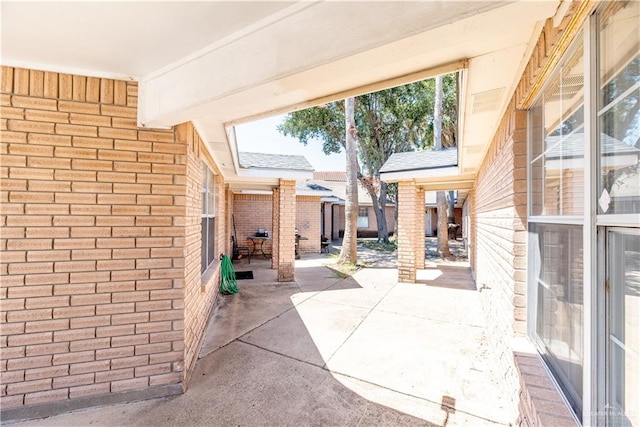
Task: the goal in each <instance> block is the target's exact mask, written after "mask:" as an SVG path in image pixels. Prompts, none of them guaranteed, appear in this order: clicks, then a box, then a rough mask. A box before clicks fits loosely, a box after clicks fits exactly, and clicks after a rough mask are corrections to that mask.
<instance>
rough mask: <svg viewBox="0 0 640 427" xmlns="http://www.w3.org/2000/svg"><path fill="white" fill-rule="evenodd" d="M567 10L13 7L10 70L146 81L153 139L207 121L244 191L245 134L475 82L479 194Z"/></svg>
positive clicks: (456, 4)
mask: <svg viewBox="0 0 640 427" xmlns="http://www.w3.org/2000/svg"><path fill="white" fill-rule="evenodd" d="M559 3H560V0H540V1H532V0H520V1H510V2H507V1H422V2H397V1H393V2H386V1H375V2H368V1H353V2H312V1H296V2H279V1H256V2H246V1H235V2H233V1H228V2H166V1H162V2H154V1H141V2H17V1H16V2H12V1H3V2H2V3H1V13H2V34H1V35H2V51H1V61H2V63H3V64H5V65H13V66H24V67H29V68H36V69H44V70H51V71H60V72H70V73H80V74H86V75H95V76H106V77H116V78H131V79H135V80H138V81H139V82H140V91H139V93H140V98H139V117H138V120H139V122H140V125H142V126H149V127H166V126H172V125H175V124H178V123H181V122H184V121H187V120H192V121H194V123H195V124H196V126H197V128H198V130H199V132H200V133H201V134H202V136H203V138H204V139H205V141H206V142H207V143H208V145H209V148H210V150H211V153H212V155H213V157H214V158H215V160H216V162H217V163H218V165H219V166H220V168H221V172H222V173H223V175H224V176H225V179H227V180H228V181H229V182H231V183H232V185H233V183H234V182H237V184H238V185H239V186H244V185H247V184H246V183H245V182H246V180H243V179H240V177H239V176H238V172H239V171H238V167H237V158H236V156H235V141H234V139H233V128H232V127H231V125H233V124H237V123H241V122H246V121H249V120H252V119H255V118H257V117H263V116H268V115H272V114H276V113H280V112H285V111H290V110H292V109H297V108H302V107H306V106H310V105H317V104H321V103H324V102H327V101H330V100H335V99H341V98H343V97H344V96H346V95H357V94H360V93H365V92H369V91H371V90H377V89H381V88H384V87H388V86H391V85H397V84H400V83H405V82H408V81H412V80H418V79H421V78H424V77H429V76H433V75H434V74H437V73H442V72H447V71H454V70H457V69H461V68H464V69H466V72H465V82H464V85H463V87H462V96H461V101H462V103H463V107H462V108H461V111H462V112H463V117H462V120H461V121H462V129H461V130H462V132H461V138H460V154H459V157H460V158H459V168H458V169H459V176H458V177H457V178H455V179H456V180H458V181H459V182H463V181H464V182H467V181H468V178H469V177H473V175H474V174H475V173H476V171H477V168H478V167H479V164H480V162H481V160H482V157H483V155H484V152H485V150H486V148H487V146H488V143H489V142H490V139H491V137H492V135H493V133H494V132H495V129H496V128H497V125H498V121H499V119H500V117H501V116H502V114H503V112H504V109H505V107H506V103H507V102H508V100H509V98H510V97H511V94H512V93H513V90H514V88H515V85H516V83H517V80H518V76H519V75H520V73H521V71H522V70H523V69H524V66H525V65H526V58H527V57H528V49H530V46H531V44H532V42H533V41H534V40H536V39H537V36H538V34H539V31H540V28H541V23H542V21H543V20H544V19H546V18H547V17H550V16H553V15H554V14H555V13H556V10H557V9H558V5H559ZM265 151H268V146H265ZM241 182H242V184H241ZM275 182H276V181H275V180H274V178H268V179H266V178H265V179H264V180H263V181H262V182H261V183H262V184H263V185H264V186H269V185H272V184H274V183H275Z"/></svg>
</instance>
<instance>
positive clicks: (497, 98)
mask: <svg viewBox="0 0 640 427" xmlns="http://www.w3.org/2000/svg"><path fill="white" fill-rule="evenodd" d="M442 5H443V3H442V2H407V3H404V4H403V6H402V7H398V5H397V4H396V3H394V2H343V3H340V4H339V6H338V5H337V3H334V2H316V3H308V4H307V3H304V4H302V3H297V2H294V3H293V4H292V3H289V2H282V3H280V2H252V3H244V2H223V3H219V2H200V3H197V4H194V5H192V6H190V7H188V8H187V7H184V4H182V3H179V2H139V3H136V2H75V3H65V2H39V3H31V2H2V3H1V5H0V7H2V14H1V16H2V18H1V19H2V25H1V31H2V64H3V66H2V75H1V80H0V92H1V93H0V105H1V108H2V109H1V110H0V112H1V120H0V140H1V146H0V148H1V150H2V151H0V153H1V156H2V157H1V162H0V163H1V167H0V173H1V175H0V177H1V179H2V182H1V188H0V201H1V203H2V206H1V213H2V215H1V216H0V221H1V222H0V225H1V226H2V230H1V232H2V238H1V239H0V251H1V253H0V255H1V262H0V274H1V278H0V280H1V286H0V321H1V322H2V324H1V330H0V346H1V347H2V349H1V350H2V351H1V352H0V370H1V371H2V375H1V379H2V381H1V384H0V404H1V405H2V414H1V416H2V418H3V420H4V419H8V418H15V417H24V416H27V417H28V416H34V415H35V414H37V415H39V416H45V415H47V414H51V413H55V412H59V411H65V410H69V409H73V408H80V407H83V406H89V405H92V404H95V403H96V402H107V403H114V402H122V401H129V400H132V399H142V398H149V397H156V396H167V395H171V394H177V393H182V392H183V391H184V390H185V389H186V387H187V386H188V383H189V378H190V375H191V373H192V372H193V367H194V366H195V361H196V360H197V355H198V352H199V349H200V343H201V340H202V336H203V331H204V328H205V325H206V322H207V319H208V318H209V314H210V311H211V308H212V306H213V303H214V300H215V298H216V296H217V292H218V286H217V284H218V277H219V274H220V271H219V270H220V262H219V261H218V256H219V254H220V253H229V252H230V249H231V248H230V246H231V236H232V213H233V212H234V197H235V194H238V192H241V191H243V190H245V189H246V190H254V191H255V190H258V191H269V192H271V195H272V199H271V209H272V215H271V218H272V225H271V230H270V231H272V233H273V248H272V252H273V256H272V259H271V265H272V267H273V268H274V269H276V270H277V276H278V279H279V280H281V281H290V280H293V279H294V262H295V261H294V242H295V229H296V216H297V214H296V204H297V203H296V202H297V198H296V182H299V181H305V180H308V179H312V172H311V171H308V170H288V169H284V170H280V169H279V170H273V169H261V168H253V167H249V168H241V167H240V165H239V160H238V153H237V150H236V144H235V136H234V132H233V125H234V124H237V123H241V122H245V121H248V120H252V119H254V118H257V117H262V116H265V115H269V114H274V113H276V112H281V111H291V110H294V109H300V108H304V107H306V106H311V105H321V104H323V103H326V102H329V101H334V100H338V99H344V98H345V97H346V96H354V95H358V94H361V93H365V92H369V91H374V90H378V89H383V88H388V87H391V86H394V85H398V84H402V83H408V82H411V81H417V80H420V79H424V78H429V77H433V76H435V75H437V74H443V73H450V72H456V71H460V72H461V76H462V78H461V81H460V83H461V84H460V91H461V93H460V96H459V100H460V105H459V112H460V121H459V123H460V130H459V138H458V154H457V163H456V164H455V166H450V167H445V168H440V169H438V170H437V171H436V170H433V168H430V167H429V165H428V164H422V165H420V166H419V167H418V168H416V169H413V170H406V169H402V168H398V167H390V168H389V169H386V170H385V172H384V174H383V175H384V176H382V178H383V179H385V180H387V181H397V182H398V187H399V190H398V192H399V212H398V213H399V215H398V233H397V234H398V242H399V248H398V254H399V256H398V264H399V269H398V271H399V277H398V279H399V281H401V282H415V280H416V270H417V269H421V268H424V265H425V264H424V251H422V250H415V249H416V248H421V247H422V245H423V239H424V231H425V224H424V221H425V214H424V208H425V206H424V192H425V191H439V190H457V191H459V192H462V191H468V196H467V198H466V201H465V203H464V206H463V211H464V217H465V218H468V221H469V226H468V228H469V231H468V240H469V252H470V260H471V268H472V274H473V277H474V279H475V281H476V286H477V288H478V290H481V292H479V295H480V299H481V305H482V308H483V309H484V311H485V313H486V314H487V316H486V318H487V325H488V333H487V334H486V337H487V339H488V345H490V346H491V347H492V349H494V350H495V352H496V353H497V354H498V356H497V357H496V358H495V359H492V360H490V361H489V363H491V366H492V369H495V370H496V371H498V372H501V373H503V378H504V381H503V382H502V383H501V386H502V388H503V395H504V396H505V399H506V400H507V402H506V405H507V409H508V410H510V411H511V414H512V423H513V424H518V425H570V424H584V425H638V424H640V415H639V414H640V401H639V400H638V396H639V395H640V377H639V373H640V364H639V361H638V354H640V340H638V336H639V334H640V332H639V328H640V326H639V325H640V322H639V321H638V312H639V310H638V307H639V301H640V300H639V298H640V297H639V296H638V295H639V294H638V291H637V289H638V279H637V277H638V272H639V271H640V262H639V261H638V260H639V259H640V255H639V254H640V219H639V218H640V216H639V215H638V214H639V213H640V188H639V187H640V183H639V181H638V179H637V178H638V168H639V166H638V156H637V151H635V150H636V149H637V148H638V147H639V145H638V144H639V142H638V138H639V136H640V132H639V131H638V123H639V122H640V116H639V114H640V113H639V112H638V109H637V105H638V103H639V102H640V93H639V89H638V75H639V74H640V71H639V65H638V64H639V61H640V60H639V59H638V58H639V57H640V52H639V48H638V46H640V34H639V33H638V31H637V29H638V25H637V23H638V22H639V20H640V2H635V1H628V2H627V1H567V0H542V1H539V2H532V1H526V0H520V1H518V0H516V1H510V2H481V3H480V4H479V3H478V2H447V4H446V7H443V6H442ZM336 7H339V8H340V11H339V13H336ZM354 16H357V17H358V25H355V26H354V25H352V24H353V22H352V21H353V17H354ZM425 23H429V24H425ZM327 28H335V29H340V30H339V31H331V32H327ZM443 40H446V44H444V45H443V43H442V41H443ZM328 47H329V48H328ZM603 135H607V136H606V137H603ZM573 138H578V139H579V141H580V143H578V145H577V146H578V147H581V148H582V150H580V149H578V151H577V152H576V151H574V148H575V147H576V146H575V145H574V143H573V142H571V141H572V140H573ZM609 138H611V139H613V140H616V141H618V142H619V143H621V144H623V145H619V144H618V143H613V144H609ZM556 150H560V152H559V155H556ZM569 154H570V155H569ZM389 161H390V162H392V159H390V160H389ZM459 194H460V193H459ZM580 201H582V202H581V203H580ZM326 215H327V210H326V209H325V210H324V215H323V217H326ZM332 233H333V230H332ZM240 371H241V370H240ZM421 374H424V373H421Z"/></svg>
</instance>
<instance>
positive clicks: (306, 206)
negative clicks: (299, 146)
mask: <svg viewBox="0 0 640 427" xmlns="http://www.w3.org/2000/svg"><path fill="white" fill-rule="evenodd" d="M238 159H239V165H240V168H241V169H244V170H250V169H252V170H253V171H252V172H255V171H257V170H262V171H268V172H269V173H275V174H276V175H280V174H282V173H284V172H285V171H313V167H312V166H311V164H310V163H309V162H308V161H307V159H306V158H305V157H304V156H295V155H281V154H264V153H247V152H239V153H238ZM330 194H331V193H330V191H329V190H328V189H327V188H322V187H320V186H317V185H312V184H309V183H306V182H297V183H296V230H298V233H299V234H300V236H302V237H303V239H302V240H300V249H299V250H300V252H316V253H318V252H320V238H321V233H320V230H321V202H320V199H321V198H322V197H326V196H328V195H330ZM272 206H273V194H272V192H271V191H267V190H256V189H246V188H245V189H237V190H234V192H233V212H232V215H233V223H234V224H235V226H234V229H233V232H234V235H235V236H236V237H237V239H238V244H239V245H241V246H247V247H249V248H250V249H252V250H255V251H259V250H258V248H256V247H254V244H253V242H252V241H250V240H249V239H247V237H248V236H253V235H255V234H256V231H257V230H258V229H264V230H266V231H267V232H269V234H270V235H273V214H272ZM260 249H261V250H262V251H264V253H266V254H271V253H272V252H273V248H272V240H271V239H269V240H267V241H264V242H261V244H260Z"/></svg>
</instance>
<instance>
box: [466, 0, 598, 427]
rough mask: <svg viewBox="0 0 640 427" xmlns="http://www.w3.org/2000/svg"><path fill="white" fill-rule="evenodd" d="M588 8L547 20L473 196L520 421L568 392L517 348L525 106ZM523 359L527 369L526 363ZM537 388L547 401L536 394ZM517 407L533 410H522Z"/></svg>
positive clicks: (485, 282)
mask: <svg viewBox="0 0 640 427" xmlns="http://www.w3.org/2000/svg"><path fill="white" fill-rule="evenodd" d="M590 7H591V6H590V2H573V3H572V5H571V7H570V9H569V11H568V13H567V15H566V16H565V18H564V20H563V21H562V23H561V24H560V25H559V26H556V27H554V25H553V23H552V20H551V19H549V20H547V22H546V23H545V25H544V27H543V29H542V34H541V36H540V38H539V40H538V42H537V44H536V46H535V48H534V49H533V52H532V55H531V58H530V60H529V63H528V65H527V67H526V69H525V71H524V73H523V75H522V77H521V80H520V82H519V84H518V87H517V89H516V93H515V94H514V96H513V98H512V100H511V102H510V103H509V105H508V107H507V110H506V113H505V115H504V117H503V119H502V122H501V124H500V126H499V128H498V131H497V132H496V134H495V136H494V139H493V141H492V143H491V145H490V147H489V149H488V151H487V154H486V156H485V158H484V160H483V163H482V166H481V168H480V171H479V173H478V175H477V179H476V182H475V185H474V191H473V192H472V193H471V194H470V195H469V199H468V200H469V202H468V203H469V204H470V213H471V217H472V221H471V226H470V230H471V233H470V239H471V257H470V258H471V259H470V261H471V264H472V269H473V273H474V277H475V279H476V284H477V286H478V288H479V289H480V295H481V301H482V306H483V309H484V311H485V314H486V318H487V322H488V334H487V336H488V337H490V339H491V340H492V347H493V348H495V349H496V351H495V352H494V353H495V360H493V361H492V364H493V365H495V366H496V367H497V369H499V370H500V371H501V372H504V373H505V374H504V375H505V381H503V382H502V387H503V392H504V395H505V396H511V398H512V401H511V405H510V407H511V409H512V414H513V419H514V420H516V419H517V423H518V424H520V425H537V423H538V421H536V420H539V418H538V416H537V415H536V414H537V409H536V408H540V409H542V410H543V407H544V405H546V403H548V401H549V400H552V401H555V402H561V401H562V398H561V397H560V395H559V393H558V390H556V388H555V386H553V384H552V382H551V381H546V382H545V383H544V384H542V383H541V382H540V381H539V380H536V379H535V378H533V379H532V377H531V376H527V375H523V372H525V371H531V370H534V368H533V366H535V371H536V372H537V373H543V374H541V375H544V376H546V372H545V371H544V369H542V366H541V364H540V363H541V362H540V360H539V358H526V359H523V358H521V357H520V358H519V357H518V356H517V354H515V353H514V352H513V345H512V344H513V340H514V337H518V336H523V335H524V334H526V298H527V296H526V238H527V235H526V233H527V231H526V225H527V213H526V207H527V194H526V182H527V181H526V178H527V177H526V168H527V160H526V152H527V151H526V138H527V135H526V129H527V115H526V111H525V110H519V108H527V107H528V106H529V105H530V104H531V102H532V100H533V99H534V97H535V95H536V93H537V91H538V90H539V89H540V87H541V86H542V85H543V84H544V81H545V76H547V75H548V74H549V72H550V70H551V69H552V67H553V65H554V63H556V62H557V61H558V59H559V58H560V57H561V53H562V52H563V51H564V49H566V47H567V46H568V44H569V42H570V40H571V37H573V35H575V34H576V32H577V31H578V29H579V28H580V22H582V21H583V20H584V18H585V17H586V16H587V14H588V10H589V8H590ZM522 360H526V362H524V364H526V365H527V366H526V367H523V366H520V363H521V361H522ZM538 368H540V369H538ZM538 388H540V389H541V390H538ZM530 391H531V393H530ZM538 391H542V392H543V394H544V396H546V397H545V399H542V400H540V398H539V397H537V396H538V395H539V393H538ZM519 408H520V409H523V408H528V409H527V410H528V411H529V412H528V413H527V414H525V413H522V412H520V414H519V415H518V412H519ZM565 413H566V412H563V414H565ZM547 421H548V420H547Z"/></svg>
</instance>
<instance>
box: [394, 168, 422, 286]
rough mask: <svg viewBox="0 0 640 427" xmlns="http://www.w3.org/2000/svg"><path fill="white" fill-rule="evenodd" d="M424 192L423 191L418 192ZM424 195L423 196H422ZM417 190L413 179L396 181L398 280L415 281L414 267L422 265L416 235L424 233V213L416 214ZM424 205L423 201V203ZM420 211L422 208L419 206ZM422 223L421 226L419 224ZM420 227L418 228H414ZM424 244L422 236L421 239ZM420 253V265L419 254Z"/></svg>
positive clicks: (417, 210)
mask: <svg viewBox="0 0 640 427" xmlns="http://www.w3.org/2000/svg"><path fill="white" fill-rule="evenodd" d="M420 194H424V193H420ZM423 197H424V196H423ZM418 201H419V198H418V191H417V190H416V184H415V182H413V181H400V182H398V281H399V282H404V283H415V281H416V268H418V267H419V266H420V267H423V266H424V249H422V250H421V251H417V250H416V249H417V246H418V242H417V240H418V239H417V236H418V235H419V233H421V234H424V213H421V214H420V215H418V212H419V209H418V205H420V204H419V203H418ZM423 205H424V203H423ZM420 212H422V208H420ZM420 224H422V226H421V225H420ZM416 228H420V230H419V231H418V230H416ZM421 241H422V245H423V246H424V236H423V237H422V239H421ZM416 252H421V253H422V265H420V256H419V255H417V254H416Z"/></svg>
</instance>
